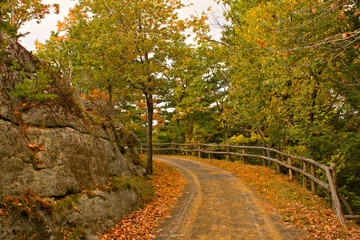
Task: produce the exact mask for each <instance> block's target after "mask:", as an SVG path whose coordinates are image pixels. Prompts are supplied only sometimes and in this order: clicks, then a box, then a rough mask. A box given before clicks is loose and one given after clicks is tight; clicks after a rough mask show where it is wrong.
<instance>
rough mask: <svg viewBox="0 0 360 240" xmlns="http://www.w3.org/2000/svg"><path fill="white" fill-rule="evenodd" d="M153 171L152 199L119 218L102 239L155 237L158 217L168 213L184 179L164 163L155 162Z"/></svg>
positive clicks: (146, 238) (143, 238) (144, 239)
mask: <svg viewBox="0 0 360 240" xmlns="http://www.w3.org/2000/svg"><path fill="white" fill-rule="evenodd" d="M154 171H155V174H154V176H153V178H152V180H151V182H152V184H153V186H155V194H154V199H153V201H152V202H151V203H149V204H147V205H146V206H145V207H144V208H142V209H140V210H138V211H135V212H133V213H132V214H130V215H128V216H127V217H125V218H124V219H123V220H121V221H120V222H119V223H118V224H117V225H116V226H115V227H114V228H113V229H111V230H110V232H109V233H107V234H104V235H103V236H102V237H101V239H102V240H110V239H142V240H148V239H154V238H155V233H154V231H155V227H156V226H157V225H158V222H159V219H160V218H164V217H166V216H168V215H169V213H170V211H171V208H172V206H173V205H174V203H175V202H176V201H177V197H178V196H179V195H180V192H181V190H182V189H183V188H184V184H185V180H184V179H183V178H182V176H181V174H180V172H179V171H177V170H175V169H174V168H172V167H170V166H168V165H166V164H164V163H159V162H155V163H154ZM159 231H160V230H159Z"/></svg>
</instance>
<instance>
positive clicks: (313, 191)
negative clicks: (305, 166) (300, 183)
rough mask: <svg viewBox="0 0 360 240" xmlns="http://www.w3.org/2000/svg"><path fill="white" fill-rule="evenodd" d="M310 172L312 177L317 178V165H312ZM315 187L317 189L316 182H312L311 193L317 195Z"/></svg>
mask: <svg viewBox="0 0 360 240" xmlns="http://www.w3.org/2000/svg"><path fill="white" fill-rule="evenodd" d="M310 171H311V175H313V176H314V177H316V171H315V165H313V164H311V165H310ZM315 187H316V186H315V182H314V181H312V180H311V193H312V194H315V193H316V188H315Z"/></svg>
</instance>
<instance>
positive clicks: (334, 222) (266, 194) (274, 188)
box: [192, 157, 360, 239]
mask: <svg viewBox="0 0 360 240" xmlns="http://www.w3.org/2000/svg"><path fill="white" fill-rule="evenodd" d="M192 159H194V157H192ZM195 159H196V160H198V161H202V162H205V163H209V164H212V165H214V166H216V167H220V168H223V169H225V170H228V171H230V172H232V173H233V174H235V175H236V176H238V177H239V178H240V179H241V180H243V181H245V182H246V184H248V185H250V186H251V187H252V188H253V189H254V190H255V192H256V193H257V194H258V195H259V196H260V197H262V198H264V199H265V200H266V201H265V206H267V210H268V212H269V213H271V214H275V215H278V216H280V217H281V222H283V223H284V224H286V225H288V226H289V227H296V228H300V229H304V230H306V231H307V232H309V235H308V237H307V238H306V239H360V228H359V227H358V226H357V225H355V224H353V223H352V222H348V226H347V228H343V227H341V225H340V223H339V221H338V218H337V216H336V213H335V211H334V210H332V209H331V206H330V205H329V203H328V202H327V201H325V199H323V198H320V197H318V196H316V195H312V194H311V193H310V192H309V191H308V190H305V189H303V188H302V187H301V186H300V184H299V183H298V182H296V181H290V180H289V178H288V177H287V176H285V175H278V174H276V172H275V171H274V170H272V169H268V168H264V167H260V166H254V165H249V164H243V163H241V162H228V161H222V160H209V159H200V158H195Z"/></svg>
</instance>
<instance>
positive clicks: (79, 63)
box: [59, 0, 204, 174]
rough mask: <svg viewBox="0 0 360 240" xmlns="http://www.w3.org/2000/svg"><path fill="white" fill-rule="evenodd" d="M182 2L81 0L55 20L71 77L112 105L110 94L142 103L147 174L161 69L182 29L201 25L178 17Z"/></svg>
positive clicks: (163, 82)
mask: <svg viewBox="0 0 360 240" xmlns="http://www.w3.org/2000/svg"><path fill="white" fill-rule="evenodd" d="M183 6H184V4H182V3H181V1H180V0H159V1H148V0H132V1H115V0H111V1H106V2H105V1H100V0H96V1H89V0H82V1H80V2H79V5H77V7H76V8H75V9H74V10H73V11H72V12H71V14H70V15H69V17H68V18H67V19H66V21H65V22H64V23H60V24H59V27H60V28H61V29H62V30H65V31H66V34H65V36H63V37H64V39H65V41H66V42H69V43H71V44H70V45H71V46H72V49H73V51H72V54H70V55H71V58H72V59H73V60H72V63H73V68H74V69H75V70H74V71H72V73H73V77H72V81H74V82H76V84H78V85H79V86H81V87H82V89H83V90H86V91H88V90H91V89H101V90H103V91H106V92H107V94H108V96H109V106H110V108H111V109H115V108H118V107H119V106H120V104H119V103H118V102H114V96H117V97H119V96H125V97H122V99H126V100H129V101H132V102H133V103H136V102H139V101H142V100H144V101H145V102H146V111H147V114H146V116H147V123H148V128H147V129H148V130H147V134H146V135H147V145H148V152H147V173H148V174H152V134H153V131H152V130H153V116H154V104H155V102H156V99H157V98H161V96H162V95H163V94H164V89H167V87H166V86H167V85H168V84H169V83H168V79H167V78H166V77H165V72H166V71H167V69H169V68H170V63H171V59H172V58H174V57H175V56H176V49H177V47H178V46H179V45H181V44H183V43H184V41H185V39H186V37H185V35H184V31H185V30H186V29H188V28H190V27H191V26H197V25H201V24H203V23H204V19H197V18H194V19H192V20H187V21H184V20H181V19H179V18H178V15H177V13H176V10H178V9H180V8H182V7H183ZM67 57H69V54H68V55H67ZM63 59H64V58H63ZM75 60H76V61H75ZM75 62H76V63H75ZM130 89H131V90H130ZM118 99H119V98H118Z"/></svg>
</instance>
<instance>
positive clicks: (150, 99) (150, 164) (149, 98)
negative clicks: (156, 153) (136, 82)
mask: <svg viewBox="0 0 360 240" xmlns="http://www.w3.org/2000/svg"><path fill="white" fill-rule="evenodd" d="M146 104H147V109H148V116H147V120H148V128H147V139H146V141H147V161H146V162H147V165H146V174H148V175H152V174H153V159H152V155H153V145H152V130H153V114H154V104H153V95H152V94H146Z"/></svg>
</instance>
